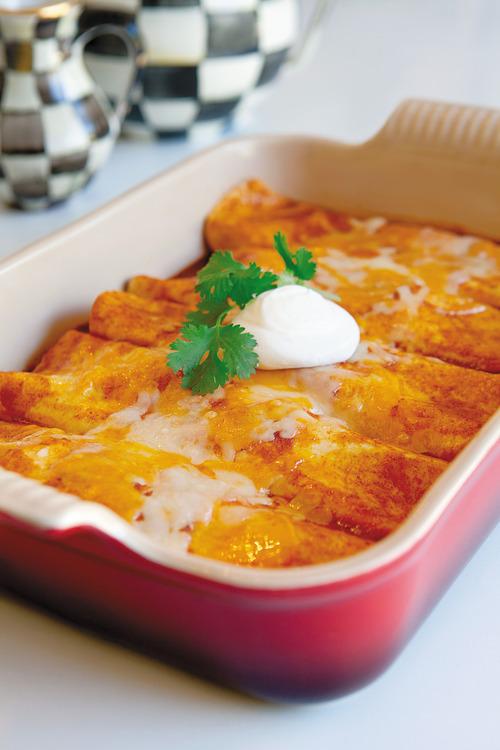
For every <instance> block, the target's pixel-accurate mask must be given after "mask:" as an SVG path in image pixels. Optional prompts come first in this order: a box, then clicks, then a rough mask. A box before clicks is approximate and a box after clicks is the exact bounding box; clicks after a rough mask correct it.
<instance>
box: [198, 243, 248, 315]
mask: <svg viewBox="0 0 500 750" xmlns="http://www.w3.org/2000/svg"><path fill="white" fill-rule="evenodd" d="M244 270H245V266H244V265H243V263H240V262H239V261H237V260H235V259H234V258H233V255H232V253H230V252H229V250H217V252H215V253H212V255H211V256H210V258H209V260H208V263H207V264H206V266H204V267H203V268H202V269H201V271H199V272H198V283H197V284H196V287H195V288H196V291H197V292H199V294H200V297H201V298H202V299H210V300H211V301H214V302H222V301H225V300H226V298H227V297H228V296H229V293H230V290H231V287H232V285H233V279H232V276H233V274H234V273H235V272H237V271H239V272H240V273H241V271H244Z"/></svg>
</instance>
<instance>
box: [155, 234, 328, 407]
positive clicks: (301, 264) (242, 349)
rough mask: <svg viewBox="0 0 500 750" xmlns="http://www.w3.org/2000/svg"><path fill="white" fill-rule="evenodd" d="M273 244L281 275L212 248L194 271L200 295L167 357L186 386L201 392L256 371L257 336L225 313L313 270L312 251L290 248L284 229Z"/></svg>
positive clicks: (306, 277)
mask: <svg viewBox="0 0 500 750" xmlns="http://www.w3.org/2000/svg"><path fill="white" fill-rule="evenodd" d="M274 247H275V249H276V250H277V252H278V253H279V254H280V256H281V257H282V259H283V261H284V263H285V271H284V272H283V273H281V274H279V275H278V274H275V273H272V272H271V271H264V270H263V269H262V268H260V267H259V266H258V265H257V264H256V263H250V264H249V265H248V266H246V265H244V264H243V263H240V262H239V261H237V260H236V259H235V258H234V257H233V255H232V253H231V252H229V251H228V250H225V251H221V250H218V251H216V252H215V253H213V254H212V255H211V257H210V259H209V261H208V263H207V264H206V266H204V267H203V268H202V269H201V271H200V272H199V273H198V277H197V284H196V287H195V288H196V291H197V292H198V293H199V295H200V301H199V303H198V306H197V308H196V310H192V311H191V312H190V313H188V315H187V317H186V322H185V323H184V325H183V327H182V328H181V330H180V332H179V338H177V339H176V340H175V341H174V342H173V344H172V345H171V351H170V354H169V356H168V358H167V364H168V365H169V367H171V368H172V370H174V371H175V372H179V371H182V374H183V377H182V385H183V387H184V388H189V389H191V390H192V392H193V393H197V394H200V395H204V394H206V393H213V391H215V390H216V389H217V388H218V387H219V386H222V385H225V384H226V383H227V382H228V381H229V380H231V378H234V377H238V378H241V379H246V378H249V377H250V375H252V374H253V373H254V372H255V368H256V367H257V365H258V363H259V358H258V356H257V352H256V351H255V347H256V345H257V342H256V341H255V338H254V337H253V336H252V335H251V334H250V333H247V332H246V331H245V330H244V328H242V327H241V326H239V325H234V324H233V323H224V321H225V319H226V316H227V314H228V313H229V312H230V311H231V310H233V309H234V308H236V307H239V308H241V309H243V308H244V307H245V305H247V304H248V303H249V302H251V300H253V299H255V297H258V296H259V295H260V294H262V293H263V292H267V291H269V290H270V289H275V288H276V287H277V286H282V285H284V284H304V283H305V282H306V281H309V280H310V279H312V278H313V276H314V274H315V273H316V263H315V262H314V261H313V260H312V257H313V256H312V253H311V252H310V251H309V250H307V249H306V248H305V247H301V248H299V249H298V250H297V251H296V252H295V253H292V252H291V251H290V249H289V247H288V242H287V240H286V237H285V235H284V234H283V233H282V232H277V233H276V234H275V235H274ZM318 291H320V290H318Z"/></svg>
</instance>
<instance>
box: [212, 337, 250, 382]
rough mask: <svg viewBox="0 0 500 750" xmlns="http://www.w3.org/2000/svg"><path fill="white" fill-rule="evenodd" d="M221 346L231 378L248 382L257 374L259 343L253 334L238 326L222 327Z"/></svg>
mask: <svg viewBox="0 0 500 750" xmlns="http://www.w3.org/2000/svg"><path fill="white" fill-rule="evenodd" d="M219 344H220V348H221V350H222V361H223V362H224V364H225V365H226V367H227V369H228V373H229V377H232V378H234V377H238V378H241V379H243V380H246V379H247V378H249V377H250V375H252V374H253V373H254V372H255V368H256V367H257V365H258V363H259V357H258V356H257V352H256V351H255V347H256V346H257V342H256V340H255V339H254V337H253V336H252V334H251V333H248V332H247V331H245V329H244V328H242V326H238V325H227V326H221V328H220V335H219Z"/></svg>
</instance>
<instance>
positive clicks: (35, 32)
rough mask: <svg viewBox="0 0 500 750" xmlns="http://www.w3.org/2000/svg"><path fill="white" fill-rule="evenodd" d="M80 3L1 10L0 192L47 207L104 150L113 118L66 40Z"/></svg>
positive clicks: (85, 174) (73, 186) (80, 179)
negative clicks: (55, 14) (63, 8)
mask: <svg viewBox="0 0 500 750" xmlns="http://www.w3.org/2000/svg"><path fill="white" fill-rule="evenodd" d="M78 13H79V9H78V8H76V7H74V8H71V9H70V10H69V11H68V12H67V13H66V14H65V15H63V16H62V17H60V18H54V19H43V18H39V17H38V16H37V15H36V14H35V13H33V14H31V13H30V14H26V15H4V16H3V15H2V16H0V61H1V60H2V59H3V60H4V65H3V66H0V67H3V72H2V73H0V198H2V199H3V200H4V201H6V202H8V203H15V204H17V205H19V206H21V207H22V208H27V209H37V208H45V207H46V206H49V205H51V204H53V203H57V202H59V201H62V200H65V199H66V198H67V197H68V196H69V195H71V193H73V192H74V191H75V190H78V189H79V188H80V187H82V186H83V185H84V184H85V183H86V182H88V180H89V179H90V177H91V176H92V175H93V174H94V172H95V171H96V170H97V169H99V167H100V166H101V165H102V164H103V162H104V161H105V159H106V158H107V156H108V154H109V151H110V149H111V147H112V145H113V142H114V140H115V138H116V136H117V133H118V126H119V124H118V120H117V118H116V116H115V115H114V113H113V112H112V111H111V108H110V105H109V103H108V101H107V100H106V97H105V96H104V94H103V93H102V92H101V91H100V90H99V89H98V88H97V87H96V85H95V82H94V81H93V79H92V78H91V77H90V75H89V73H88V72H87V70H86V68H85V66H84V65H83V62H82V60H81V57H80V55H79V54H78V53H76V52H75V53H74V54H73V53H72V51H71V45H72V42H73V39H74V37H75V34H76V30H77V21H78Z"/></svg>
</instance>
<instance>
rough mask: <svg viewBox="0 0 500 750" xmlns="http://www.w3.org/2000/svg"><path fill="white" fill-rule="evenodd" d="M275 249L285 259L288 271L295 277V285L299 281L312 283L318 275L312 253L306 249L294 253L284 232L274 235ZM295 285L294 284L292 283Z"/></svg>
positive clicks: (300, 248) (301, 248)
mask: <svg viewBox="0 0 500 750" xmlns="http://www.w3.org/2000/svg"><path fill="white" fill-rule="evenodd" d="M274 247H275V248H276V250H277V251H278V252H279V254H280V255H281V257H282V258H283V262H284V264H285V268H286V270H287V271H288V272H289V273H290V274H291V275H292V276H293V277H294V281H295V283H297V279H298V280H299V281H310V280H311V279H312V278H313V276H314V274H315V273H316V263H315V262H314V261H313V259H312V257H313V256H312V253H311V251H310V250H308V249H307V248H305V247H299V249H298V250H297V252H295V253H292V252H291V251H290V248H289V247H288V242H287V239H286V237H285V235H284V234H283V232H276V234H275V235H274ZM291 283H293V282H291Z"/></svg>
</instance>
